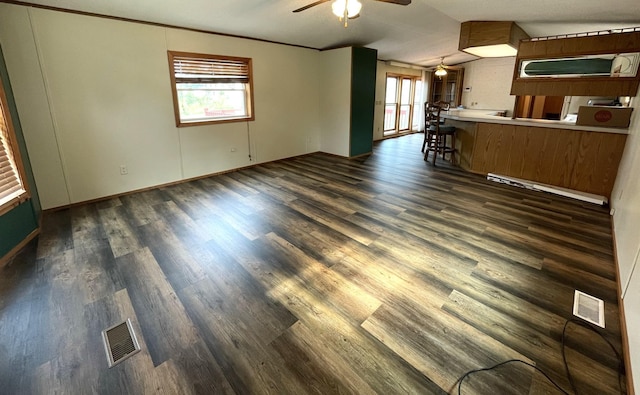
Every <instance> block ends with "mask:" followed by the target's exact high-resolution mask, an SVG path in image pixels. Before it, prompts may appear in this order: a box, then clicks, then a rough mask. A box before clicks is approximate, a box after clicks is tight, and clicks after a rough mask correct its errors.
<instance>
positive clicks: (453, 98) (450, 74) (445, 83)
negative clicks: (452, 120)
mask: <svg viewBox="0 0 640 395" xmlns="http://www.w3.org/2000/svg"><path fill="white" fill-rule="evenodd" d="M463 80H464V68H462V67H459V68H457V67H449V68H448V69H447V75H445V76H442V77H438V76H436V75H435V73H432V75H431V85H430V87H429V101H430V102H432V103H435V102H438V101H443V102H446V103H449V104H450V105H451V107H457V106H459V105H460V101H461V99H462V81H463Z"/></svg>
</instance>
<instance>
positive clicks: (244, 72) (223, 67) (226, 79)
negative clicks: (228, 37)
mask: <svg viewBox="0 0 640 395" xmlns="http://www.w3.org/2000/svg"><path fill="white" fill-rule="evenodd" d="M173 70H174V73H175V79H176V82H177V83H181V82H191V83H194V82H199V83H243V84H244V83H247V82H249V65H248V63H247V62H246V61H242V60H232V59H215V58H207V59H204V58H188V57H182V56H174V58H173Z"/></svg>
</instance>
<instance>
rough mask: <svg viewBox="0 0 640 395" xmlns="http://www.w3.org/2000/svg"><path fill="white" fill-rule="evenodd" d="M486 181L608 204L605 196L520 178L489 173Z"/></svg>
mask: <svg viewBox="0 0 640 395" xmlns="http://www.w3.org/2000/svg"><path fill="white" fill-rule="evenodd" d="M487 180H489V181H495V182H499V183H502V184H507V185H513V186H517V187H520V188H526V189H532V190H535V191H542V192H548V193H553V194H556V195H560V196H565V197H568V198H572V199H577V200H581V201H583V202H588V203H593V204H598V205H600V206H602V205H605V204H607V203H609V200H608V199H607V197H606V196H602V195H595V194H593V193H587V192H581V191H576V190H573V189H568V188H562V187H557V186H554V185H547V184H541V183H538V182H534V181H529V180H523V179H521V178H515V177H509V176H503V175H500V174H495V173H489V174H487Z"/></svg>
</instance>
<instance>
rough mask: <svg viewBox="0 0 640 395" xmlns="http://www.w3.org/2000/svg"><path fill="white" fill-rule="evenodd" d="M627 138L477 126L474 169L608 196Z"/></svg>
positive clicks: (623, 135)
mask: <svg viewBox="0 0 640 395" xmlns="http://www.w3.org/2000/svg"><path fill="white" fill-rule="evenodd" d="M626 139H627V135H626V134H617V133H597V132H586V131H580V130H569V129H552V128H540V127H526V126H515V125H503V124H489V123H478V125H477V131H476V143H475V146H474V147H475V148H474V150H473V156H472V160H471V168H470V170H471V171H472V172H475V173H481V174H487V173H497V174H501V175H505V176H511V177H517V178H522V179H525V180H530V181H536V182H540V183H544V184H550V185H555V186H559V187H563V188H569V189H574V190H577V191H582V192H589V193H595V194H598V195H603V196H606V197H610V196H611V190H612V189H613V184H614V182H615V179H616V174H617V172H618V165H619V163H620V159H621V157H622V153H623V151H624V145H625V142H626Z"/></svg>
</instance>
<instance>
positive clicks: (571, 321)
mask: <svg viewBox="0 0 640 395" xmlns="http://www.w3.org/2000/svg"><path fill="white" fill-rule="evenodd" d="M569 323H574V324H576V325H580V326H582V327H584V328H587V329H589V330H591V331H592V332H595V333H597V334H598V335H599V336H600V337H601V338H602V339H603V340H604V341H605V342H607V344H608V345H609V347H611V349H612V350H613V352H614V354H616V358H617V359H618V385H619V386H620V393H621V394H624V391H623V388H622V387H623V386H622V368H623V362H622V358H621V356H620V353H619V352H618V350H616V348H615V346H614V345H613V344H612V343H611V342H610V341H609V339H607V338H606V337H604V335H603V334H602V333H600V332H599V331H598V330H596V329H595V328H593V327H592V326H591V325H589V324H587V323H584V322H582V321H579V320H577V319H575V318H570V319H568V320H567V322H565V323H564V327H563V328H562V362H563V363H564V369H565V372H566V373H567V378H568V379H569V384H570V385H571V389H572V390H573V393H574V394H576V395H577V394H578V390H577V389H576V385H575V382H574V381H573V377H572V376H571V372H570V371H569V365H568V364H567V357H566V353H565V348H566V344H565V339H566V333H567V326H569ZM514 362H517V363H523V364H525V365H527V366H531V367H532V368H534V369H536V370H537V371H538V372H540V373H542V375H544V377H546V378H547V380H549V382H550V383H551V384H553V385H554V386H555V387H556V388H557V389H558V390H559V391H560V392H562V393H563V394H564V395H570V393H569V392H567V391H565V390H564V389H563V388H562V387H560V385H558V383H556V382H555V381H553V379H552V378H551V377H549V375H548V374H547V373H545V372H544V371H543V370H542V369H540V368H539V367H537V366H535V365H532V364H530V363H529V362H526V361H523V360H520V359H510V360H508V361H504V362H500V363H499V364H497V365H494V366H492V367H490V368H481V369H474V370H470V371H468V372H467V373H465V374H463V375H462V376H461V377H460V378H459V379H458V380H456V382H455V383H453V388H455V386H456V385H457V386H458V395H461V391H462V382H463V381H464V379H466V378H467V377H468V376H470V375H472V374H473V373H477V372H484V371H489V370H493V369H496V368H498V367H500V366H502V365H506V364H508V363H514Z"/></svg>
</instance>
